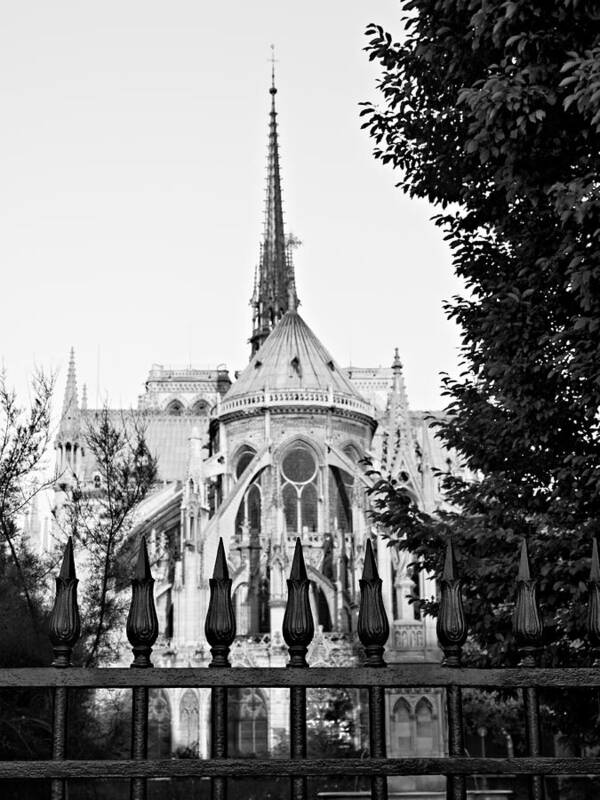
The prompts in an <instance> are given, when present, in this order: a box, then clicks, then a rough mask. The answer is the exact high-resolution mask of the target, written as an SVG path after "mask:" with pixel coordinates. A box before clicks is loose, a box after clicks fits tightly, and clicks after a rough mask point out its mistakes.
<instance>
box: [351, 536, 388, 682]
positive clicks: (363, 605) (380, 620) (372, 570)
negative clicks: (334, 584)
mask: <svg viewBox="0 0 600 800" xmlns="http://www.w3.org/2000/svg"><path fill="white" fill-rule="evenodd" d="M359 583H360V608H359V611H358V638H359V639H360V641H361V642H362V644H363V647H364V648H365V652H366V656H367V660H366V662H365V663H366V665H367V666H369V667H385V661H384V660H383V651H384V645H385V643H386V642H387V638H388V636H389V635H390V626H389V623H388V618H387V614H386V613H385V607H384V605H383V598H382V596H381V578H380V577H379V573H378V572H377V564H376V563H375V556H374V555H373V547H372V546H371V540H370V539H367V546H366V549H365V564H364V567H363V574H362V578H361V579H360V581H359Z"/></svg>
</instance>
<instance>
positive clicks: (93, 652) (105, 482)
mask: <svg viewBox="0 0 600 800" xmlns="http://www.w3.org/2000/svg"><path fill="white" fill-rule="evenodd" d="M84 440H85V445H86V449H87V452H88V457H91V458H92V459H93V461H94V464H95V468H96V472H95V476H96V482H95V484H94V485H93V486H90V485H89V483H88V484H86V483H83V482H81V481H79V480H78V479H77V477H76V479H75V482H74V485H73V486H72V488H71V491H70V497H69V500H68V503H67V506H66V510H67V514H66V526H65V527H66V528H67V529H68V532H69V533H70V534H71V535H72V536H73V537H74V539H75V541H77V542H79V543H80V545H81V547H82V550H83V553H84V564H85V572H86V580H85V585H84V588H83V592H82V606H83V614H82V619H83V620H84V623H83V630H82V637H81V643H80V645H79V648H78V652H77V654H76V656H77V657H78V658H80V659H82V660H83V661H84V663H85V665H86V666H92V665H95V664H96V663H98V661H99V660H100V659H101V657H102V656H108V655H112V654H114V652H115V641H116V638H115V635H114V634H115V631H117V632H118V631H121V629H122V623H123V620H124V615H123V612H124V609H125V606H124V603H126V602H128V600H129V598H128V597H127V598H126V599H125V598H124V596H123V594H122V593H121V591H120V590H122V589H123V588H124V587H125V586H128V585H129V578H130V572H131V561H132V557H133V550H132V546H131V541H130V535H129V534H130V532H131V530H132V527H133V525H134V522H135V512H136V510H137V508H138V506H139V504H140V503H141V502H142V500H143V499H144V498H145V497H146V495H147V493H148V491H149V490H150V489H151V487H152V486H153V484H154V482H155V480H156V475H157V462H156V459H155V458H154V457H153V456H152V455H151V453H150V451H149V450H148V447H147V445H146V440H145V430H144V426H143V421H142V419H141V418H140V417H138V416H136V415H134V414H130V415H128V416H127V417H125V416H121V417H119V418H116V419H115V418H114V416H113V414H112V413H111V412H110V411H109V410H108V409H107V408H104V409H102V410H101V411H99V412H98V413H97V414H96V415H95V416H94V417H93V418H91V419H89V420H87V423H86V428H85V432H84ZM121 632H122V631H121ZM117 638H118V634H117Z"/></svg>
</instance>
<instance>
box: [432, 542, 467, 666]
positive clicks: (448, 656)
mask: <svg viewBox="0 0 600 800" xmlns="http://www.w3.org/2000/svg"><path fill="white" fill-rule="evenodd" d="M440 586H441V590H442V596H441V598H440V607H439V611H438V618H437V625H436V628H437V637H438V641H439V643H440V646H441V648H442V650H443V651H444V660H443V662H442V663H443V664H444V665H445V666H447V667H459V666H460V657H461V651H462V646H463V644H464V643H465V641H466V639H467V625H466V622H465V614H464V611H463V604H462V596H461V592H460V587H461V581H460V578H459V577H458V575H457V572H456V560H455V558H454V548H453V546H452V539H448V544H447V546H446V559H445V562H444V571H443V573H442V579H441V581H440Z"/></svg>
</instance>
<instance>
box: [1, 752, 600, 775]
mask: <svg viewBox="0 0 600 800" xmlns="http://www.w3.org/2000/svg"><path fill="white" fill-rule="evenodd" d="M340 770H343V773H344V775H348V776H352V777H353V776H360V775H362V776H366V777H373V776H378V775H386V776H390V775H531V774H539V775H600V758H551V757H548V756H543V757H540V758H531V757H529V756H523V757H521V756H519V757H515V758H465V757H461V758H450V757H448V758H423V757H418V758H417V757H414V758H368V759H367V758H362V759H359V758H344V759H343V762H340V760H339V759H318V758H314V759H311V758H307V759H303V760H296V759H283V758H268V759H259V758H229V759H206V760H204V759H191V758H183V759H173V758H169V759H157V760H147V761H138V760H135V759H128V760H124V759H123V760H114V759H109V760H106V761H104V760H91V761H89V760H81V761H79V760H77V761H71V760H65V761H51V760H47V761H37V760H36V761H34V760H31V761H2V762H0V780H8V779H11V780H13V779H27V778H30V779H32V780H37V779H44V778H45V779H47V778H57V779H63V780H64V779H66V778H73V779H81V778H86V779H91V778H96V779H101V778H123V779H128V778H134V777H140V778H152V777H156V778H161V777H163V778H184V777H210V778H215V777H236V776H240V777H255V778H259V777H263V776H265V775H269V776H280V777H282V776H283V777H292V776H294V775H303V776H327V775H338V776H339V774H340Z"/></svg>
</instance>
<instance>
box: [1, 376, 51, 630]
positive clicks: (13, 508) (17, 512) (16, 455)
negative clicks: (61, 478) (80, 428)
mask: <svg viewBox="0 0 600 800" xmlns="http://www.w3.org/2000/svg"><path fill="white" fill-rule="evenodd" d="M53 388H54V378H53V377H52V376H49V375H46V374H44V372H42V371H37V372H36V373H35V374H34V376H33V379H32V382H31V400H30V403H29V404H28V406H26V407H24V406H22V405H20V404H19V402H18V400H17V395H16V393H15V391H14V389H11V388H10V387H9V386H8V384H7V381H6V375H5V374H4V373H2V374H1V375H0V540H1V541H2V543H3V544H4V545H5V546H6V548H7V549H8V551H9V552H10V557H11V562H12V568H13V570H14V573H15V577H16V578H17V581H18V584H19V587H20V588H19V591H20V592H21V593H22V595H23V598H24V600H25V603H26V605H27V609H28V612H29V624H30V625H32V626H33V630H34V631H35V632H36V633H37V632H38V628H39V620H38V615H37V607H38V604H36V601H35V598H34V597H33V596H32V594H33V592H34V586H35V582H34V581H32V580H30V578H31V572H30V569H28V567H30V568H33V565H32V563H31V558H30V554H28V552H27V548H26V547H25V546H24V543H23V542H21V541H20V539H21V535H22V526H21V524H20V523H21V521H22V517H23V515H24V513H25V512H26V511H27V509H28V507H29V506H30V504H31V502H32V500H33V499H34V498H35V496H36V495H37V494H38V493H39V492H40V491H41V490H42V489H44V488H46V487H47V486H49V485H50V481H49V480H47V479H44V477H43V470H44V467H45V466H47V465H45V463H44V457H45V456H46V454H47V449H48V443H49V438H50V413H51V405H50V403H51V399H52V391H53ZM28 558H29V562H30V563H29V565H27V564H25V563H24V561H25V560H27V559H28Z"/></svg>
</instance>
